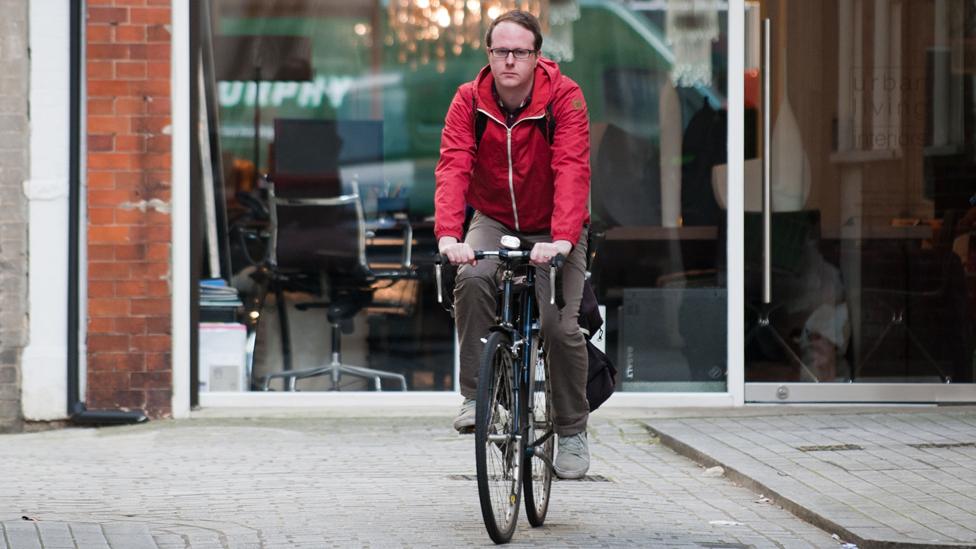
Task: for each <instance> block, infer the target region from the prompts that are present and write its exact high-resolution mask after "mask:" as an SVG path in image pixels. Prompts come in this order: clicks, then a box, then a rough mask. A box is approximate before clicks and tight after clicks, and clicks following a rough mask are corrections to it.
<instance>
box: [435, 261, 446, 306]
mask: <svg viewBox="0 0 976 549" xmlns="http://www.w3.org/2000/svg"><path fill="white" fill-rule="evenodd" d="M443 260H444V256H442V255H441V254H437V255H436V256H434V278H435V279H436V280H437V303H438V304H443V303H444V296H443V293H444V291H443V289H442V287H441V286H442V284H441V263H443Z"/></svg>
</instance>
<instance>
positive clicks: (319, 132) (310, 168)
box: [272, 118, 383, 177]
mask: <svg viewBox="0 0 976 549" xmlns="http://www.w3.org/2000/svg"><path fill="white" fill-rule="evenodd" d="M382 161H383V122H382V121H380V120H319V119H295V118H277V119H275V142H274V166H273V171H272V173H273V174H274V175H275V176H276V177H335V176H337V175H338V173H339V166H348V165H354V164H366V163H374V162H382Z"/></svg>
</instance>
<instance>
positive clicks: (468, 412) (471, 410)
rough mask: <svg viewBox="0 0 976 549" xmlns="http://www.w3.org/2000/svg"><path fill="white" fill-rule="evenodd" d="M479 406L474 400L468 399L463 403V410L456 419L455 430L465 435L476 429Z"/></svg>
mask: <svg viewBox="0 0 976 549" xmlns="http://www.w3.org/2000/svg"><path fill="white" fill-rule="evenodd" d="M476 406H477V404H476V403H475V400H474V399H473V398H466V399H464V402H462V403H461V409H460V410H459V411H458V414H457V417H455V418H454V428H455V429H456V430H457V431H458V432H459V433H463V432H466V431H470V430H471V429H473V428H474V414H475V408H476Z"/></svg>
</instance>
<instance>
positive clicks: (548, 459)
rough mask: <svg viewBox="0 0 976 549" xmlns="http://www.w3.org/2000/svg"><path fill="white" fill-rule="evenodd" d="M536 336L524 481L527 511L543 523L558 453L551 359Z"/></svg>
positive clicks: (532, 521) (531, 518) (537, 522)
mask: <svg viewBox="0 0 976 549" xmlns="http://www.w3.org/2000/svg"><path fill="white" fill-rule="evenodd" d="M538 342H539V338H538V337H536V338H535V341H534V342H533V345H532V354H531V355H530V356H531V357H532V372H531V379H530V387H531V389H530V390H528V391H524V401H523V402H525V403H526V404H525V405H524V406H523V407H522V409H523V410H526V413H527V415H528V421H527V422H526V436H525V444H526V445H527V446H529V447H530V451H529V452H527V453H526V455H525V463H524V464H523V467H522V475H523V478H522V484H523V485H524V487H525V515H526V517H527V518H528V519H529V524H531V525H532V526H542V523H543V522H545V520H546V513H547V512H548V511H549V494H550V489H551V488H552V467H551V466H550V465H551V464H552V459H553V457H555V447H556V444H555V442H556V440H555V433H554V432H553V429H554V427H553V424H552V385H551V384H550V381H549V359H548V358H547V357H546V355H545V351H544V350H543V349H542V348H541V347H542V346H540V345H538Z"/></svg>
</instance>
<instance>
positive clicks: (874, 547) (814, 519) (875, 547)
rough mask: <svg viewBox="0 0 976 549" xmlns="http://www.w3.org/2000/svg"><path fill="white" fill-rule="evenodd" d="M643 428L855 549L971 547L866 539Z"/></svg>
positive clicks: (687, 445)
mask: <svg viewBox="0 0 976 549" xmlns="http://www.w3.org/2000/svg"><path fill="white" fill-rule="evenodd" d="M642 424H643V425H644V428H645V429H647V430H648V432H649V433H651V434H652V435H654V436H656V437H657V438H658V440H660V441H661V444H663V445H664V446H666V447H668V448H670V449H671V450H673V451H674V452H675V453H677V454H679V455H682V456H684V457H686V458H688V459H691V460H692V461H694V462H696V463H698V464H699V465H702V466H704V467H715V466H719V467H722V468H723V469H724V470H725V474H724V476H725V477H726V478H728V479H729V480H731V481H732V482H735V483H736V484H739V485H740V486H743V487H745V488H748V489H749V490H752V491H753V492H756V493H760V494H763V495H765V496H766V497H768V498H769V499H771V500H772V501H773V502H775V503H776V504H777V505H779V506H780V507H782V508H783V509H786V510H787V511H789V512H790V513H792V514H793V515H795V516H796V517H797V518H799V519H800V520H803V521H805V522H808V523H810V524H812V525H814V526H816V527H817V528H820V529H821V530H824V531H825V532H828V533H831V534H836V535H838V536H840V538H841V540H844V541H845V542H847V543H853V544H855V545H857V547H858V548H859V549H939V548H945V547H955V548H972V547H973V546H972V545H961V544H955V543H935V544H932V543H916V542H909V541H897V540H889V539H866V538H863V537H861V536H859V535H857V534H855V533H854V532H852V531H850V530H848V529H847V528H845V527H844V526H843V525H841V524H838V523H837V522H834V521H833V520H831V519H829V518H827V517H825V516H823V515H821V514H820V513H817V512H815V511H813V510H811V509H809V508H807V507H804V506H803V505H801V504H800V503H798V502H796V501H794V500H793V499H790V498H788V497H786V496H784V495H782V494H781V493H779V492H778V491H777V490H775V489H773V488H772V487H771V486H768V485H766V484H763V483H762V482H760V481H758V480H756V479H754V478H752V477H750V476H748V475H746V474H744V473H742V472H741V471H739V470H738V469H736V468H734V467H731V466H729V465H728V464H726V463H722V462H721V461H718V460H717V459H715V458H713V457H712V456H709V455H708V454H705V453H704V452H702V451H700V450H698V449H697V448H694V447H693V446H691V445H689V444H687V443H685V442H682V441H681V440H678V439H677V438H675V437H673V436H671V435H669V434H667V433H664V432H662V431H659V430H658V429H655V428H654V427H653V426H651V425H649V424H647V423H643V422H642Z"/></svg>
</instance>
